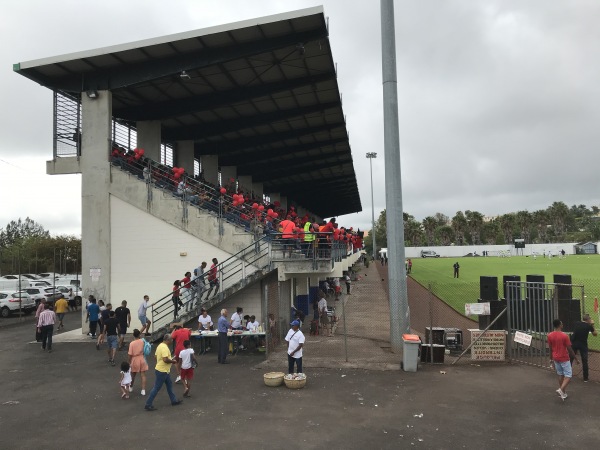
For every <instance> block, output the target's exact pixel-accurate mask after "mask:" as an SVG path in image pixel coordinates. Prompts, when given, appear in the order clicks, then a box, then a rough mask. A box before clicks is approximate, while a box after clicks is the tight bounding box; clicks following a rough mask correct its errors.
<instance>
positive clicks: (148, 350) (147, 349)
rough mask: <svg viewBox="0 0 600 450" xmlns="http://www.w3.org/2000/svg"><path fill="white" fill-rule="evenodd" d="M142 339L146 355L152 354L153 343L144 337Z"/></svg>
mask: <svg viewBox="0 0 600 450" xmlns="http://www.w3.org/2000/svg"><path fill="white" fill-rule="evenodd" d="M142 341H144V356H150V353H152V344H151V343H150V342H148V341H147V340H146V339H142Z"/></svg>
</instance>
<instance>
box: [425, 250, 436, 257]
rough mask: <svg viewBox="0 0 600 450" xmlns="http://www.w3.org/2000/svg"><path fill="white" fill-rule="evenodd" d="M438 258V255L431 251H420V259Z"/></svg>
mask: <svg viewBox="0 0 600 450" xmlns="http://www.w3.org/2000/svg"><path fill="white" fill-rule="evenodd" d="M439 257H440V255H438V254H437V253H436V252H434V251H433V250H421V258H439Z"/></svg>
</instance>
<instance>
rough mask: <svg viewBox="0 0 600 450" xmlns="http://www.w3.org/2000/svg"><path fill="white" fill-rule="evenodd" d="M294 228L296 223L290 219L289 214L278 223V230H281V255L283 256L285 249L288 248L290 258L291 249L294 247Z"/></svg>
mask: <svg viewBox="0 0 600 450" xmlns="http://www.w3.org/2000/svg"><path fill="white" fill-rule="evenodd" d="M295 228H296V224H295V223H294V222H293V221H292V220H290V216H288V217H287V218H286V219H285V220H283V221H282V222H281V223H280V224H279V231H280V232H281V237H282V239H283V257H284V258H285V251H286V249H289V252H290V258H291V257H292V250H293V248H294V247H295V243H296V239H295V238H296V236H295V234H294V229H295Z"/></svg>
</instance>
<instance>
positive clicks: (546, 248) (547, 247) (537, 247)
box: [382, 242, 576, 258]
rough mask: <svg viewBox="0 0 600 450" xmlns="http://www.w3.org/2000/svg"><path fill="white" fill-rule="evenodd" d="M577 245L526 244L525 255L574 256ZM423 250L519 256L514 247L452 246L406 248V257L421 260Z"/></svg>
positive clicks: (451, 254)
mask: <svg viewBox="0 0 600 450" xmlns="http://www.w3.org/2000/svg"><path fill="white" fill-rule="evenodd" d="M575 245H576V242H565V243H558V244H526V245H525V248H524V249H523V255H531V254H532V252H537V253H539V254H540V255H541V254H542V253H543V252H546V253H548V252H560V251H561V250H564V251H565V252H566V253H567V254H568V255H574V254H575ZM382 250H384V249H382ZM421 250H433V251H434V252H436V253H438V254H439V255H440V256H441V257H449V258H456V257H460V256H465V255H466V254H468V253H473V252H475V251H476V252H477V254H478V255H481V254H482V252H483V251H484V250H486V251H488V252H490V253H491V252H498V251H506V250H509V251H510V252H511V255H517V249H516V248H515V246H514V245H463V246H458V245H451V246H433V247H406V250H405V251H406V257H407V258H420V257H421ZM518 254H519V255H521V249H519V253H518ZM490 256H492V255H490Z"/></svg>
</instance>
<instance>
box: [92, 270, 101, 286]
mask: <svg viewBox="0 0 600 450" xmlns="http://www.w3.org/2000/svg"><path fill="white" fill-rule="evenodd" d="M100 275H102V269H101V268H99V267H92V268H91V269H90V277H92V281H93V282H94V283H97V282H98V280H99V279H100Z"/></svg>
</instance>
